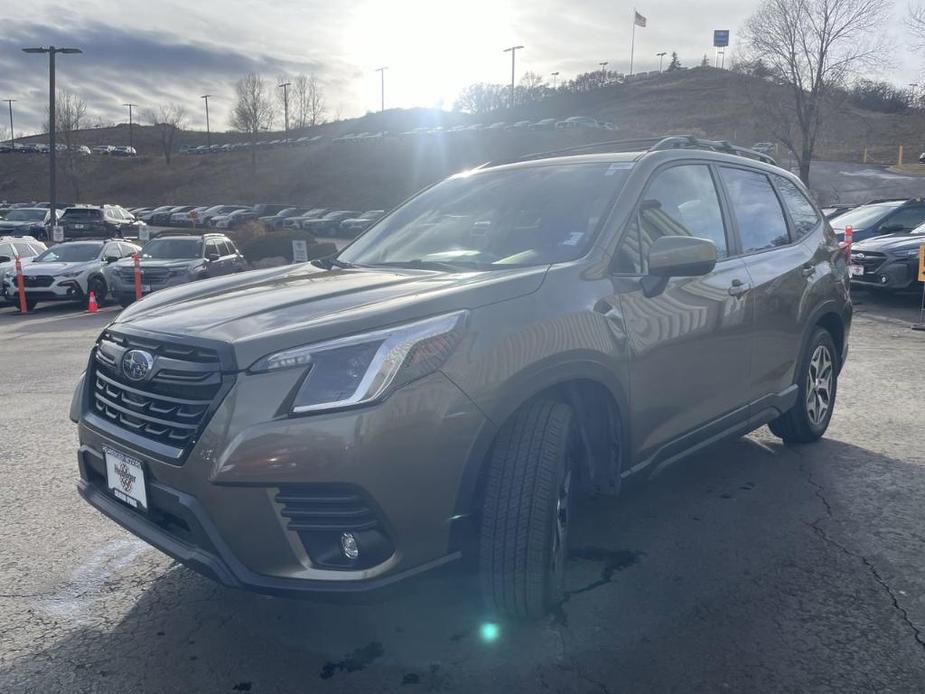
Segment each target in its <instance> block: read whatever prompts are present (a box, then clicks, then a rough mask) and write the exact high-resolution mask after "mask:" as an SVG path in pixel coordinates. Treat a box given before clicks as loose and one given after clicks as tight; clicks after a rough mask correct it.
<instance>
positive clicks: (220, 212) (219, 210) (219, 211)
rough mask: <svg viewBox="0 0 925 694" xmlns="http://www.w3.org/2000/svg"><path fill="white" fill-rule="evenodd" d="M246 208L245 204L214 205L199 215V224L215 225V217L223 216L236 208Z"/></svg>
mask: <svg viewBox="0 0 925 694" xmlns="http://www.w3.org/2000/svg"><path fill="white" fill-rule="evenodd" d="M246 209H248V206H247V205H215V206H213V207H210V208H209V209H207V210H206V211H205V212H203V213H202V214H201V215H199V224H200V225H201V226H215V225H214V224H213V220H215V218H216V217H223V216H225V215H228V214H231V213H232V212H236V211H237V210H246Z"/></svg>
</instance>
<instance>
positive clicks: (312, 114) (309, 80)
mask: <svg viewBox="0 0 925 694" xmlns="http://www.w3.org/2000/svg"><path fill="white" fill-rule="evenodd" d="M295 87H296V99H297V101H298V106H299V108H298V113H299V121H300V123H301V125H302V127H303V128H304V127H305V126H308V127H314V126H316V125H321V124H322V123H324V122H325V120H326V119H327V115H328V106H327V102H326V101H325V98H324V90H323V89H322V88H321V85H320V84H318V78H317V77H315V75H314V74H311V75H299V76H298V77H296V82H295Z"/></svg>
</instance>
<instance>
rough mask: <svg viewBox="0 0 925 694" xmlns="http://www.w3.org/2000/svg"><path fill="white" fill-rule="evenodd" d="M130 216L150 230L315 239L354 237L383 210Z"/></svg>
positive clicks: (228, 208)
mask: <svg viewBox="0 0 925 694" xmlns="http://www.w3.org/2000/svg"><path fill="white" fill-rule="evenodd" d="M132 212H133V213H134V214H135V215H137V216H138V218H139V219H140V220H141V221H142V222H145V223H147V224H149V225H151V226H157V227H178V228H194V227H196V228H214V229H222V230H226V229H238V228H240V227H242V226H244V225H246V224H254V223H256V224H259V225H261V226H262V227H263V228H264V229H266V230H267V231H280V230H293V229H299V230H304V231H310V232H312V233H313V234H315V235H316V236H345V237H354V236H357V235H358V234H360V233H361V232H362V231H364V230H365V229H366V228H367V227H369V226H370V225H371V224H372V223H373V222H375V221H376V220H378V219H379V218H380V217H381V216H382V215H383V214H384V213H385V211H384V210H365V211H363V210H342V209H334V208H328V207H305V206H295V205H287V204H282V203H259V204H257V205H241V204H238V205H213V206H207V205H201V206H194V205H163V206H161V207H156V208H153V209H151V208H134V209H133V210H132Z"/></svg>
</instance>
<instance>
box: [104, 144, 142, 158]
mask: <svg viewBox="0 0 925 694" xmlns="http://www.w3.org/2000/svg"><path fill="white" fill-rule="evenodd" d="M109 153H110V154H111V155H112V156H114V157H134V156H137V155H138V152H137V151H136V150H135V148H134V147H128V146H126V145H117V146H115V147H113V148H112V149H111V150H109Z"/></svg>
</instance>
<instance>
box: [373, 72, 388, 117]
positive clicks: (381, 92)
mask: <svg viewBox="0 0 925 694" xmlns="http://www.w3.org/2000/svg"><path fill="white" fill-rule="evenodd" d="M388 69H389V68H388V66H387V65H383V66H382V67H377V68H376V69H375V70H373V72H378V73H379V97H380V103H379V111H380V112H382V111H385V71H386V70H388Z"/></svg>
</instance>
